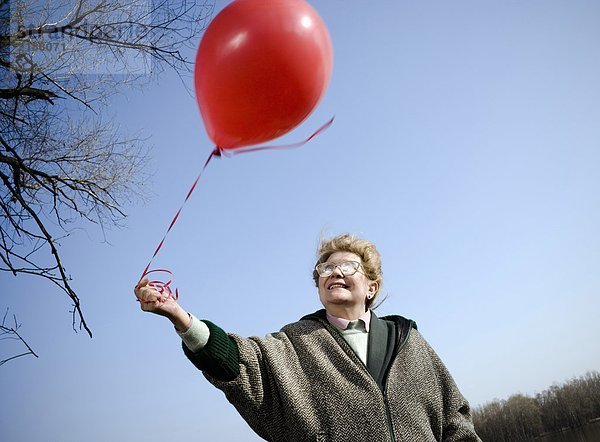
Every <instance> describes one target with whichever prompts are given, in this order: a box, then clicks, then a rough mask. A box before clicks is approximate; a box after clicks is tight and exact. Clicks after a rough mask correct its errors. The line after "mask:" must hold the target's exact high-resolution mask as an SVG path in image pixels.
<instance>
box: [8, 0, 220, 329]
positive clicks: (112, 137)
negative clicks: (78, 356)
mask: <svg viewBox="0 0 600 442" xmlns="http://www.w3.org/2000/svg"><path fill="white" fill-rule="evenodd" d="M213 9H214V1H193V0H192V1H187V0H121V1H119V0H12V1H9V0H0V269H1V270H3V271H6V272H10V273H12V274H13V275H18V274H30V275H38V276H41V277H43V278H46V279H47V280H48V281H50V282H52V283H54V284H55V285H56V286H58V287H60V289H62V291H64V292H65V293H66V295H67V296H68V297H69V298H70V302H71V303H72V307H73V308H72V311H71V313H72V326H73V329H75V330H81V329H84V330H85V331H86V332H87V333H88V334H89V336H90V337H91V336H92V332H91V330H90V328H89V326H88V324H87V323H86V321H85V319H84V315H83V311H82V308H81V303H80V298H79V296H78V295H77V293H76V292H75V291H74V290H73V288H72V285H71V282H70V281H71V276H70V274H69V273H68V271H67V269H66V266H65V264H64V263H63V261H62V259H61V256H60V253H59V250H60V240H61V239H63V238H65V237H66V236H68V235H69V234H70V233H71V232H72V230H73V229H74V228H75V227H79V226H80V225H81V222H82V221H83V222H84V223H86V222H91V223H95V224H98V225H99V226H100V227H101V228H102V230H103V229H104V227H108V226H112V225H115V224H116V225H119V223H120V222H121V221H122V220H123V218H124V216H125V213H124V206H125V205H126V204H128V203H130V202H132V201H133V200H135V199H137V198H138V197H140V196H143V192H142V191H141V190H140V189H141V187H140V185H141V183H140V182H137V181H136V179H137V175H136V173H135V171H136V169H137V168H138V167H139V166H140V164H141V163H142V162H143V161H144V159H145V156H146V154H147V150H146V148H145V144H146V143H145V142H144V141H145V140H143V139H141V138H140V136H139V135H135V136H131V135H128V134H124V133H123V131H121V130H120V129H119V127H118V125H116V124H114V122H113V121H112V119H111V116H110V115H108V116H107V115H106V111H107V104H108V103H109V98H110V97H111V95H112V94H114V93H115V92H117V91H123V90H124V89H125V90H127V89H126V88H130V87H132V86H144V85H147V84H148V83H149V82H151V81H152V80H153V79H155V78H156V76H157V75H158V74H160V73H161V72H162V71H163V70H164V69H165V68H169V69H170V68H172V69H174V70H175V71H176V72H177V73H178V74H179V75H180V76H181V75H185V74H186V73H187V72H190V71H191V62H190V60H188V59H186V58H185V57H184V55H183V54H184V53H185V51H184V49H186V47H191V46H195V45H197V43H198V38H197V37H198V35H199V33H200V32H201V31H202V30H203V29H204V28H205V26H206V24H207V22H208V20H209V19H210V17H211V16H212V12H213ZM141 192H142V194H141ZM13 329H14V332H15V333H16V329H17V327H13ZM17 336H18V335H17Z"/></svg>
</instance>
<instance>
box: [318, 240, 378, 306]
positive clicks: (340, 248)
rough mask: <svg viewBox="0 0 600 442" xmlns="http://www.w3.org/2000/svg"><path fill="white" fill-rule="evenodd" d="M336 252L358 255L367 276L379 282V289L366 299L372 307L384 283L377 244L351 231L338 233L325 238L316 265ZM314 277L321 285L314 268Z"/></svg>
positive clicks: (367, 303) (320, 246)
mask: <svg viewBox="0 0 600 442" xmlns="http://www.w3.org/2000/svg"><path fill="white" fill-rule="evenodd" d="M335 252H350V253H354V254H355V255H358V256H359V257H360V259H361V261H362V263H361V264H362V267H363V269H364V271H365V276H366V277H367V278H368V279H370V280H371V281H374V282H376V283H377V290H376V291H375V293H374V294H373V297H372V298H371V299H367V300H366V308H367V309H368V308H370V307H371V305H372V304H373V303H374V302H375V299H376V298H377V295H378V294H379V290H380V289H381V286H382V284H383V272H382V271H381V255H380V254H379V252H378V251H377V248H376V247H375V244H373V243H372V242H370V241H367V240H366V239H362V238H358V237H357V236H355V235H352V234H350V233H345V234H343V235H338V236H335V237H333V238H329V239H323V240H321V242H320V244H319V248H318V250H317V262H316V264H315V266H317V265H319V264H321V263H322V262H325V261H327V260H328V259H329V257H330V256H331V255H333V254H334V253H335ZM313 279H314V281H315V285H316V286H317V287H318V286H319V274H318V273H317V271H316V270H313Z"/></svg>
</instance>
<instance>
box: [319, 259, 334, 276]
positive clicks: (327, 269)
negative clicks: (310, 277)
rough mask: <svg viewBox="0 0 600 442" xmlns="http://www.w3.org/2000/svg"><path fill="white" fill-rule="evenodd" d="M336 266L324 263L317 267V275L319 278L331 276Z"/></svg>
mask: <svg viewBox="0 0 600 442" xmlns="http://www.w3.org/2000/svg"><path fill="white" fill-rule="evenodd" d="M334 269H335V265H334V264H331V263H329V262H323V263H321V264H319V265H318V266H317V273H318V274H319V276H329V275H331V274H332V273H333V270H334Z"/></svg>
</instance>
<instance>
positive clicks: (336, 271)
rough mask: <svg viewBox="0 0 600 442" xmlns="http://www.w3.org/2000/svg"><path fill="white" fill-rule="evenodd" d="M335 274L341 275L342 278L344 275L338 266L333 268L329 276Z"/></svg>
mask: <svg viewBox="0 0 600 442" xmlns="http://www.w3.org/2000/svg"><path fill="white" fill-rule="evenodd" d="M335 274H337V275H339V276H341V277H342V278H343V277H344V274H343V273H342V269H340V266H335V267H334V268H333V273H332V274H331V276H333V275H335Z"/></svg>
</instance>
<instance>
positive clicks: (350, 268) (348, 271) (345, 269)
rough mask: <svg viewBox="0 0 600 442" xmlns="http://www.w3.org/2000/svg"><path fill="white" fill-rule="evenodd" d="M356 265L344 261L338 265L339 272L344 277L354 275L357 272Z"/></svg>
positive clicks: (354, 262)
mask: <svg viewBox="0 0 600 442" xmlns="http://www.w3.org/2000/svg"><path fill="white" fill-rule="evenodd" d="M358 265H359V264H358V263H357V262H356V261H346V262H343V263H341V264H340V270H341V271H342V273H343V274H344V275H348V276H350V275H354V274H355V273H356V271H357V270H358Z"/></svg>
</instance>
